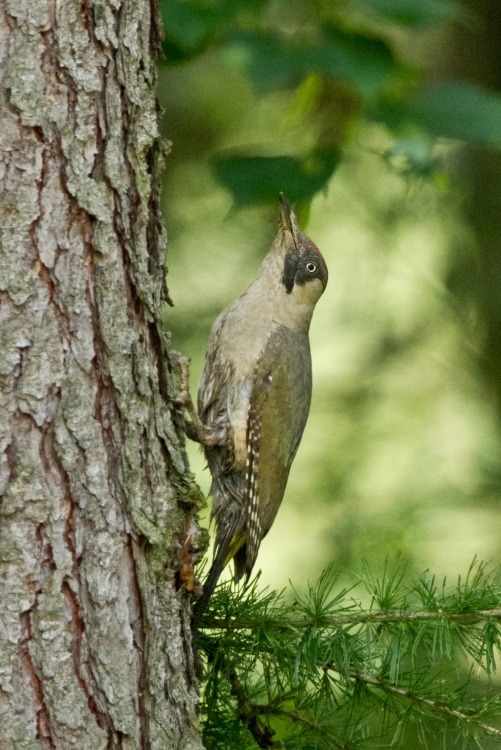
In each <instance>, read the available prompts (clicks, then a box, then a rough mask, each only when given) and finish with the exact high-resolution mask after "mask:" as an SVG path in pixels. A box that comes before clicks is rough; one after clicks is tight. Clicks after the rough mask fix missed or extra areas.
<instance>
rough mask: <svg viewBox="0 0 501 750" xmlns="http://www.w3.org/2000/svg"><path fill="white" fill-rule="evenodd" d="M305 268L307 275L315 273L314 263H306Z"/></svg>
mask: <svg viewBox="0 0 501 750" xmlns="http://www.w3.org/2000/svg"><path fill="white" fill-rule="evenodd" d="M305 268H306V270H307V271H308V273H315V271H316V270H317V267H316V265H315V264H314V263H311V262H310V263H307V264H306V266H305Z"/></svg>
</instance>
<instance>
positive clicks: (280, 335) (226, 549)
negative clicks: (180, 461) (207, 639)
mask: <svg viewBox="0 0 501 750" xmlns="http://www.w3.org/2000/svg"><path fill="white" fill-rule="evenodd" d="M327 280H328V270H327V265H326V263H325V260H324V258H323V256H322V254H321V253H320V251H319V249H318V248H317V246H316V245H315V244H314V243H313V242H312V241H311V240H310V239H309V238H308V237H307V236H306V235H305V234H304V233H303V232H302V231H301V230H300V228H299V226H298V222H297V218H296V214H295V212H294V210H293V208H292V206H291V204H290V203H289V201H288V200H287V199H286V197H285V196H284V195H283V193H280V224H279V230H278V234H277V235H276V237H275V240H274V241H273V244H272V246H271V249H270V251H269V252H268V254H267V255H266V256H265V258H264V260H263V261H262V263H261V265H260V266H259V268H258V270H257V273H256V276H255V278H254V280H253V281H252V282H251V283H250V285H249V286H248V287H247V289H246V290H245V291H244V292H243V294H242V295H241V296H240V297H238V298H237V299H236V300H235V301H234V302H232V303H231V304H230V305H229V306H228V307H226V309H225V310H223V312H222V313H221V314H220V315H219V316H218V318H217V319H216V321H215V322H214V324H213V326H212V330H211V333H210V336H209V341H208V345H207V351H206V359H205V367H204V370H203V373H202V377H201V381H200V386H199V390H198V402H197V407H198V411H196V410H195V408H194V406H193V404H192V402H191V397H190V396H189V391H188V396H187V398H186V408H187V410H188V412H189V415H190V417H191V422H188V421H187V423H186V432H187V434H188V436H189V437H190V438H192V439H194V440H196V441H198V442H199V443H201V444H202V446H203V449H204V452H205V457H206V460H207V463H208V466H209V469H210V472H211V475H212V485H211V489H210V495H211V496H212V513H211V519H212V520H213V521H215V526H216V538H215V545H214V557H213V562H212V565H211V568H210V570H209V573H208V576H207V578H206V580H205V583H204V585H203V591H202V594H201V596H200V597H199V599H198V600H197V602H196V603H195V606H194V612H193V624H194V629H195V630H196V628H197V627H198V624H199V622H200V619H201V616H202V614H203V612H204V610H205V608H206V606H207V604H208V602H209V600H210V597H211V596H212V594H213V592H214V589H215V587H216V585H217V582H218V580H219V577H220V575H221V573H222V571H223V569H224V567H225V566H226V565H227V564H228V563H229V562H230V561H231V560H232V561H233V564H234V579H235V581H240V580H241V579H242V578H243V577H244V576H245V578H246V580H248V578H249V576H250V574H251V572H252V569H253V567H254V565H255V562H256V558H257V555H258V551H259V547H260V544H261V542H262V540H263V539H264V537H265V536H266V534H267V533H268V532H269V530H270V528H271V526H272V524H273V522H274V520H275V517H276V515H277V512H278V509H279V507H280V504H281V502H282V499H283V496H284V493H285V488H286V485H287V480H288V477H289V471H290V468H291V465H292V462H293V460H294V457H295V455H296V452H297V449H298V446H299V443H300V441H301V437H302V434H303V430H304V427H305V425H306V421H307V419H308V414H309V410H310V403H311V392H312V372H311V353H310V343H309V335H308V334H309V328H310V322H311V319H312V315H313V311H314V309H315V305H316V304H317V302H318V300H319V299H320V297H321V295H322V294H323V292H324V291H325V288H326V286H327Z"/></svg>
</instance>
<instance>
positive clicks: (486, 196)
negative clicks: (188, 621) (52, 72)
mask: <svg viewBox="0 0 501 750" xmlns="http://www.w3.org/2000/svg"><path fill="white" fill-rule="evenodd" d="M464 2H465V3H466V2H467V0H464ZM497 2H498V0H482V3H474V2H473V0H472V1H471V5H470V6H468V5H466V4H463V3H460V2H459V1H458V2H456V1H455V0H163V3H162V12H163V17H164V25H165V35H166V38H165V44H164V52H165V59H164V60H162V61H160V63H159V97H160V101H161V104H162V106H163V108H164V111H165V116H164V124H163V132H164V135H165V137H166V138H168V139H169V140H171V141H172V142H173V148H172V153H171V154H170V156H169V159H168V161H167V168H166V172H165V190H164V210H165V216H166V224H167V229H168V232H169V236H170V246H169V271H170V273H169V279H168V281H169V289H170V292H171V295H172V297H173V299H174V302H175V307H174V308H173V309H168V310H166V314H165V325H166V327H167V328H168V329H169V330H170V331H172V337H173V345H174V346H175V347H176V348H178V349H182V350H183V351H184V352H185V353H186V354H188V355H189V356H190V357H192V359H193V367H192V390H193V391H194V390H195V388H196V384H197V381H198V378H199V376H200V374H201V370H202V367H203V354H204V351H205V345H206V341H207V337H208V334H209V330H210V326H211V325H212V322H213V321H214V319H215V317H216V316H217V315H218V314H219V312H220V311H221V310H222V309H223V308H224V307H225V306H226V305H227V304H228V303H229V302H230V301H232V300H233V299H234V298H235V297H236V296H237V295H239V294H240V293H241V292H242V291H243V289H244V288H245V287H246V285H247V284H248V283H249V281H250V280H251V279H252V277H253V275H254V272H255V269H256V268H257V265H258V264H259V262H260V260H261V259H262V257H263V256H264V255H265V253H266V252H267V250H268V248H269V246H270V244H271V241H272V239H273V237H274V234H275V232H276V221H277V218H278V209H277V199H278V192H279V191H281V190H282V191H283V192H284V193H285V194H286V195H287V196H288V197H289V198H290V199H291V200H293V201H295V203H296V207H297V209H298V215H299V219H300V223H301V224H302V226H303V228H304V229H305V230H306V231H307V233H308V234H309V235H310V236H311V237H312V239H313V240H314V241H315V243H316V244H317V245H318V246H319V247H320V248H321V250H322V253H323V254H324V256H325V258H326V261H327V264H328V266H329V269H330V279H329V286H328V288H327V291H326V293H325V294H324V296H323V298H322V300H321V301H320V303H319V305H318V307H317V310H316V312H315V316H314V320H313V324H312V329H311V343H312V354H313V368H314V397H313V404H312V410H311V415H310V419H309V422H308V425H307V428H306V431H305V435H304V438H303V442H302V445H301V447H300V450H299V452H298V455H297V458H296V460H295V463H294V466H293V469H292V472H291V477H290V481H289V485H288V488H287V492H286V496H285V499H284V504H283V507H282V508H281V511H280V513H279V514H278V517H277V520H276V522H275V524H274V526H273V528H272V530H271V532H270V534H269V535H268V537H267V538H266V539H265V540H264V542H263V544H262V547H261V550H260V554H259V559H258V567H261V568H262V570H263V573H262V577H261V581H262V582H263V583H269V584H271V585H272V586H273V587H282V586H286V585H287V583H288V581H289V579H292V580H293V581H294V585H295V587H296V589H297V591H299V592H301V590H303V591H304V590H306V588H307V583H306V582H307V578H308V577H309V578H313V579H314V578H316V577H317V576H318V574H319V572H320V570H321V569H322V568H323V567H324V566H325V565H326V564H327V563H328V562H329V561H331V560H332V561H334V562H335V565H336V568H337V569H339V570H340V571H341V579H340V582H339V586H340V587H341V585H346V586H351V585H352V584H353V582H354V581H357V580H358V579H359V577H360V576H361V575H362V576H363V575H364V567H363V562H362V561H363V559H364V558H365V559H366V560H367V563H366V565H367V566H369V569H370V567H371V566H373V565H377V563H378V561H381V560H382V559H384V558H385V556H386V555H387V554H388V553H389V554H395V553H397V552H401V554H402V558H403V559H404V560H405V561H406V562H407V572H408V575H409V576H411V575H412V574H413V573H416V571H420V570H422V569H424V568H431V569H433V570H434V571H435V572H436V573H437V575H438V576H439V577H440V576H445V575H447V576H449V577H452V578H453V579H455V578H456V577H457V575H459V574H461V573H465V572H466V571H467V570H468V566H469V563H470V560H471V559H472V558H473V557H474V556H475V555H478V557H479V558H480V559H485V560H491V561H493V563H494V564H496V563H497V562H498V561H499V550H500V542H499V539H500V532H501V521H500V514H499V502H500V498H501V460H500V455H501V437H500V424H501V293H500V292H501V255H500V251H499V237H500V235H501V187H500V185H501V154H499V147H500V145H501V95H500V93H499V91H500V90H501V69H500V68H499V64H498V60H499V58H500V56H501V25H500V24H499V23H498V24H497V25H496V23H494V21H493V19H495V18H496V17H497V15H496V14H498V13H499V8H498V7H497V5H496V3H497ZM470 8H471V9H470ZM188 448H189V453H190V460H191V462H192V467H193V469H194V471H195V472H196V474H197V478H198V479H199V480H200V483H201V486H202V487H203V489H204V490H205V491H206V492H208V488H209V483H210V478H209V475H208V472H207V471H204V463H203V460H202V457H201V455H200V452H199V451H198V448H197V447H196V446H195V445H192V444H190V445H189V446H188ZM223 594H224V591H223ZM459 679H460V680H461V679H462V678H461V675H460V677H459ZM479 689H480V688H479ZM407 746H408V747H409V748H411V747H416V746H420V747H421V746H425V745H424V744H422V742H421V737H420V736H419V737H418V736H417V735H416V736H415V737H414V739H412V737H411V738H410V739H409V740H408V743H407ZM430 746H431V747H433V746H434V745H433V738H432V739H431V740H430ZM445 746H446V743H445V741H444V747H445ZM465 746H466V747H469V746H470V745H469V744H468V743H466V744H465Z"/></svg>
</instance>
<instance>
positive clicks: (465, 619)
mask: <svg viewBox="0 0 501 750" xmlns="http://www.w3.org/2000/svg"><path fill="white" fill-rule="evenodd" d="M436 620H443V621H445V622H448V623H455V624H458V625H476V624H478V623H479V622H482V621H483V620H490V621H494V622H501V609H500V608H495V609H482V610H470V611H466V612H447V611H445V610H443V609H437V610H436V611H432V612H426V611H401V612H400V611H388V612H352V613H346V614H338V615H326V616H323V617H321V622H320V623H319V618H318V617H281V618H277V617H274V616H273V613H271V614H270V615H269V616H268V617H265V618H263V617H259V618H249V617H238V616H236V617H231V618H229V617H228V618H221V617H211V616H210V615H209V616H207V618H206V619H205V620H204V622H203V624H202V625H201V628H202V629H207V630H248V629H252V628H255V627H264V626H266V627H270V628H275V629H281V628H282V629H284V628H291V629H295V630H303V629H304V628H308V627H312V626H314V625H319V624H320V625H322V627H339V626H343V625H359V624H365V623H374V624H382V625H385V624H400V623H411V622H420V621H422V622H433V621H436Z"/></svg>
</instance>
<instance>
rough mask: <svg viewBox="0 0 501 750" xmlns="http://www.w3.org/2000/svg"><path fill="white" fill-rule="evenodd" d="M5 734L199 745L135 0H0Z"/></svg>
mask: <svg viewBox="0 0 501 750" xmlns="http://www.w3.org/2000/svg"><path fill="white" fill-rule="evenodd" d="M1 13H2V18H1V21H0V23H1V26H0V72H1V78H2V89H1V97H2V98H1V101H0V133H1V139H2V146H3V148H2V154H1V156H0V175H1V180H2V195H1V199H0V225H1V226H0V231H1V244H0V320H1V322H0V336H1V348H0V352H1V355H0V380H1V385H2V392H1V396H0V495H1V504H0V587H1V595H0V596H1V599H0V749H1V750H6V749H7V748H16V750H20V749H21V748H22V749H23V750H24V749H27V748H57V749H58V750H59V748H78V750H84V749H86V748H89V750H91V749H92V750H98V749H99V748H142V749H143V750H144V749H146V748H148V749H149V748H162V750H166V749H167V748H200V747H201V740H200V735H199V732H198V728H197V718H196V706H197V688H196V681H195V679H194V676H193V664H192V658H191V648H190V635H189V597H188V596H187V595H186V593H185V590H184V587H183V586H182V585H181V584H180V583H179V576H178V574H177V571H178V569H179V567H180V562H179V560H180V558H181V557H182V554H180V551H181V553H182V552H183V551H186V549H187V548H188V547H189V540H190V539H191V538H192V537H195V538H196V535H197V533H198V527H197V525H196V519H195V513H196V510H197V502H198V499H199V493H198V490H197V488H196V486H195V485H194V484H193V482H192V481H191V477H190V474H189V472H188V466H187V460H186V456H185V452H184V448H183V445H184V443H183V437H182V431H181V428H180V419H179V415H178V413H177V412H176V411H175V410H173V407H172V405H171V402H172V395H173V385H172V378H171V369H172V368H171V365H170V361H169V352H168V341H167V339H166V336H165V334H164V333H163V332H162V330H161V326H160V315H161V309H162V305H163V303H164V301H165V299H166V297H167V291H166V287H165V265H164V261H165V238H164V235H163V231H162V225H161V218H160V213H159V202H158V195H159V170H160V167H161V148H160V146H159V141H158V132H157V111H156V106H155V93H154V92H155V83H156V74H155V67H154V62H153V59H152V54H154V53H155V52H156V51H157V47H158V39H159V26H158V19H157V16H156V8H155V7H154V3H151V4H150V3H149V2H148V0H79V1H78V2H76V0H62V1H61V2H58V1H57V0H4V3H3V8H2V10H1Z"/></svg>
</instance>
